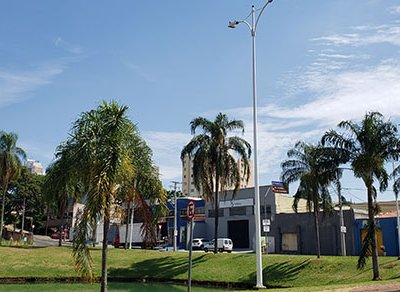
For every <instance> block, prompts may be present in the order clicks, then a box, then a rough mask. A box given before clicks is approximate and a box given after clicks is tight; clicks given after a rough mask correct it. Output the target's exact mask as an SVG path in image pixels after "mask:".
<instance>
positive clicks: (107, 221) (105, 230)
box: [100, 211, 110, 292]
mask: <svg viewBox="0 0 400 292" xmlns="http://www.w3.org/2000/svg"><path fill="white" fill-rule="evenodd" d="M103 224H104V225H103V247H102V251H101V289H100V291H101V292H107V246H108V230H109V228H110V218H109V214H108V212H107V211H106V213H105V214H104V220H103Z"/></svg>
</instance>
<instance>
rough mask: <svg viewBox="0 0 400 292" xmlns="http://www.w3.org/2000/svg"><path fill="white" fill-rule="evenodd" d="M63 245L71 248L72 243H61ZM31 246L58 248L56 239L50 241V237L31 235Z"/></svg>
mask: <svg viewBox="0 0 400 292" xmlns="http://www.w3.org/2000/svg"><path fill="white" fill-rule="evenodd" d="M62 244H63V245H68V246H71V245H72V243H71V242H68V241H63V242H62ZM33 246H58V239H52V238H50V236H45V235H33Z"/></svg>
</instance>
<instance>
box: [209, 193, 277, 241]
mask: <svg viewBox="0 0 400 292" xmlns="http://www.w3.org/2000/svg"><path fill="white" fill-rule="evenodd" d="M220 207H221V208H220V211H219V214H220V216H219V224H218V237H220V238H225V237H227V238H231V239H232V241H233V247H234V249H235V248H240V249H254V247H255V236H254V231H255V221H254V188H245V189H241V190H240V191H239V192H238V193H237V194H236V196H235V197H234V198H233V192H232V191H228V192H226V194H221V196H220ZM260 209H261V210H260V215H261V220H262V219H264V218H269V219H270V218H271V217H273V214H275V212H276V205H275V195H274V193H272V191H271V187H270V186H261V187H260ZM264 210H266V211H267V212H264ZM213 213H214V203H212V202H207V203H206V204H205V214H206V219H205V222H206V226H207V227H206V230H207V234H206V238H208V239H212V238H214V230H215V228H214V226H215V218H214V216H213ZM239 232H241V237H240V238H238V237H239V235H238V233H239ZM263 234H264V232H262V235H263ZM232 237H233V238H232ZM242 237H243V238H242ZM235 238H236V240H235ZM246 238H247V240H246ZM237 240H240V241H241V242H240V244H238V242H237ZM235 241H236V244H235ZM245 241H247V245H245V244H244V242H245Z"/></svg>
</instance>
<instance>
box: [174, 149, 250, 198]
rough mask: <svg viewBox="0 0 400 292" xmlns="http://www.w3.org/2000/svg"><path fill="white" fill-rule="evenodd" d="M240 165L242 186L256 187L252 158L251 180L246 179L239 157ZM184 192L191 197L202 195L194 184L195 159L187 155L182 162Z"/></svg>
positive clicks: (230, 188)
mask: <svg viewBox="0 0 400 292" xmlns="http://www.w3.org/2000/svg"><path fill="white" fill-rule="evenodd" d="M237 163H238V166H239V171H240V176H241V178H242V181H241V183H240V188H241V189H243V188H251V187H254V179H253V163H252V161H251V160H250V161H249V167H250V177H249V180H248V181H246V179H245V178H244V171H245V169H244V163H243V161H242V159H240V158H238V160H237ZM233 188H234V187H233V186H230V187H227V190H232V189H233ZM182 193H184V194H185V195H187V196H190V197H201V196H202V195H201V191H200V190H197V189H196V187H195V186H194V181H193V160H192V159H189V157H188V156H186V157H185V159H184V161H183V164H182Z"/></svg>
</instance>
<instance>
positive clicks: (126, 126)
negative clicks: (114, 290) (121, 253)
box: [57, 102, 136, 291]
mask: <svg viewBox="0 0 400 292" xmlns="http://www.w3.org/2000/svg"><path fill="white" fill-rule="evenodd" d="M127 110H128V107H126V106H119V105H118V104H117V103H115V102H110V103H106V102H103V103H102V104H101V105H100V106H98V107H97V108H96V109H94V110H91V111H89V112H85V113H82V114H81V116H80V118H79V119H78V120H77V121H76V122H75V123H74V125H73V128H72V131H71V133H70V139H69V140H68V141H67V142H66V143H64V144H63V145H61V146H60V147H59V150H58V154H57V156H58V158H59V159H64V158H65V159H66V160H67V161H68V165H69V168H71V169H73V171H74V172H76V173H77V174H78V176H79V177H80V178H81V179H82V181H83V182H84V183H85V185H86V190H87V193H86V195H85V199H86V201H85V208H84V211H83V214H81V217H80V220H79V222H78V224H77V226H76V227H75V230H74V243H73V255H74V258H75V264H76V266H77V269H78V271H79V272H81V273H82V274H83V275H85V276H86V277H88V278H90V279H92V278H93V272H92V259H91V256H90V252H89V249H88V247H87V245H86V238H87V225H88V224H89V223H91V222H93V220H95V219H96V218H101V219H102V221H103V244H102V272H101V291H107V245H108V231H109V224H110V211H111V207H112V205H113V203H114V200H115V197H116V194H117V191H118V189H119V187H120V182H121V178H122V176H123V172H125V171H127V170H129V171H130V169H131V168H132V167H131V165H132V159H131V157H130V150H129V146H130V140H131V139H132V137H133V136H134V135H135V132H136V127H135V126H134V125H133V123H132V122H131V121H130V120H129V119H128V118H127V116H126V111H127ZM130 172H131V171H130Z"/></svg>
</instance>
